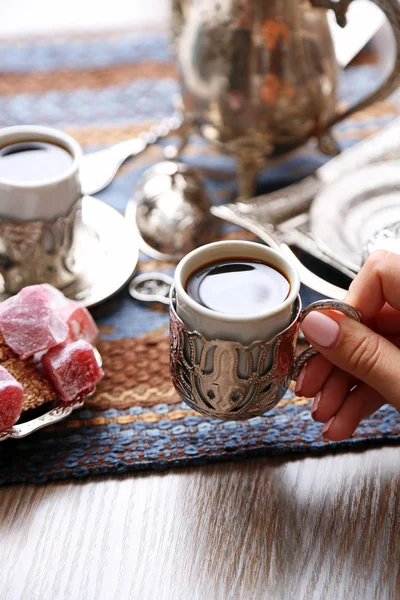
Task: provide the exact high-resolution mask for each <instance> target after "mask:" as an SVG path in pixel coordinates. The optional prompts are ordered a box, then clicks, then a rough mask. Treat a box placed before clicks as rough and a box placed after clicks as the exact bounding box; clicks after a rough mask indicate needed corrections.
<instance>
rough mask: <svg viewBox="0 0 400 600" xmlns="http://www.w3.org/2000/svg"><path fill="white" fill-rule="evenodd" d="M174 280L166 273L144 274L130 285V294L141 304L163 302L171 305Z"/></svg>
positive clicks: (135, 278)
mask: <svg viewBox="0 0 400 600" xmlns="http://www.w3.org/2000/svg"><path fill="white" fill-rule="evenodd" d="M173 283H174V280H173V278H172V277H170V276H169V275H167V274H166V273H155V272H151V273H143V274H142V275H138V276H137V277H134V278H133V279H132V281H131V282H130V284H129V293H130V295H131V296H132V298H133V299H134V300H139V301H140V302H161V304H166V305H169V294H170V291H171V287H172V284H173Z"/></svg>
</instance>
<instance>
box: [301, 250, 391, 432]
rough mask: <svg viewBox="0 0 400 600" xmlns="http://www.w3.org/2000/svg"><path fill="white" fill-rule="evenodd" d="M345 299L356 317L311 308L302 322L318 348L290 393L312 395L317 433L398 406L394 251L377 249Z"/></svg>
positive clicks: (343, 428)
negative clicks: (357, 312)
mask: <svg viewBox="0 0 400 600" xmlns="http://www.w3.org/2000/svg"><path fill="white" fill-rule="evenodd" d="M346 302H348V303H349V304H351V305H352V306H354V307H355V308H358V309H359V310H360V311H361V313H362V315H363V319H362V321H363V322H362V323H358V322H356V321H353V320H352V319H350V318H349V317H346V316H345V315H343V314H342V313H339V312H336V311H332V310H327V311H323V312H316V311H314V312H311V313H310V314H309V315H307V317H306V318H305V319H304V321H303V323H302V330H303V333H304V335H305V337H306V338H307V340H308V341H309V342H310V343H311V344H312V345H313V346H314V347H315V348H316V349H317V350H318V351H319V352H320V356H316V357H314V358H312V359H311V360H310V361H309V362H308V363H307V364H306V365H305V367H304V368H303V370H302V371H301V373H300V376H299V378H298V382H297V386H296V394H297V395H301V396H306V397H310V398H311V397H315V400H314V403H313V406H312V411H311V414H312V416H313V418H314V419H315V420H316V421H320V422H322V423H326V425H325V427H324V429H323V437H324V438H326V439H329V440H334V441H339V440H343V439H346V438H348V437H349V436H351V435H352V434H353V433H354V431H355V430H356V428H357V426H358V424H359V423H360V421H361V420H362V419H364V418H365V417H368V416H369V415H371V414H373V413H374V412H375V411H376V410H378V409H379V408H380V407H381V406H382V405H383V404H386V403H387V402H388V403H390V404H392V405H393V406H394V407H396V408H397V410H399V411H400V349H399V348H400V255H397V254H393V253H391V252H386V251H384V250H378V251H376V252H374V253H373V254H372V255H371V256H370V257H369V258H368V260H367V261H366V263H365V264H364V266H363V267H362V269H361V271H360V272H359V274H358V275H357V277H356V278H355V279H354V281H353V283H352V285H351V286H350V289H349V291H348V293H347V296H346Z"/></svg>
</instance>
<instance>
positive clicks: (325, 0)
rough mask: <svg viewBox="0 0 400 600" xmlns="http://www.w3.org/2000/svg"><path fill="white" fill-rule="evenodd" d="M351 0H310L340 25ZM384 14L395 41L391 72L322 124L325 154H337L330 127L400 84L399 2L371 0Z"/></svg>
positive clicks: (382, 96)
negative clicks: (354, 101) (331, 15)
mask: <svg viewBox="0 0 400 600" xmlns="http://www.w3.org/2000/svg"><path fill="white" fill-rule="evenodd" d="M351 2H352V0H337V1H335V0H311V3H312V5H313V6H316V7H317V6H318V7H320V8H326V9H332V10H333V11H334V13H335V16H336V21H337V23H338V25H340V27H344V26H345V25H346V12H347V9H348V7H349V5H350V4H351ZM372 2H373V3H374V4H376V5H377V6H378V7H379V8H380V9H381V10H382V11H383V12H384V14H385V16H386V18H387V19H388V21H389V23H390V24H391V26H392V29H393V34H394V39H395V43H396V59H395V63H394V66H393V69H392V72H391V73H390V75H389V76H388V77H387V79H386V80H385V81H384V82H383V83H382V85H381V86H380V88H379V89H377V90H376V91H375V92H373V93H372V94H369V95H368V96H367V97H366V98H363V99H362V100H360V102H357V103H356V104H355V105H354V106H351V107H350V108H348V109H347V110H345V111H343V112H337V113H336V114H335V115H334V116H333V118H332V119H331V120H330V121H329V122H328V123H327V124H326V125H325V126H324V129H323V131H322V132H321V133H320V136H319V144H320V148H321V150H322V151H323V152H325V153H327V154H337V153H338V149H337V146H336V144H335V142H334V140H333V139H332V137H331V135H330V133H329V130H330V128H331V127H333V126H334V125H336V124H337V123H339V122H340V121H343V120H344V119H347V117H349V116H350V115H352V114H354V113H355V112H358V111H359V110H363V109H364V108H367V107H368V106H370V105H371V104H374V103H375V102H379V101H381V100H384V99H385V98H387V96H389V94H391V93H392V92H393V91H394V90H395V89H396V88H397V87H398V85H399V84H400V3H399V2H398V0H372Z"/></svg>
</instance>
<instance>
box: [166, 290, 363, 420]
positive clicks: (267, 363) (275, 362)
mask: <svg viewBox="0 0 400 600" xmlns="http://www.w3.org/2000/svg"><path fill="white" fill-rule="evenodd" d="M324 309H333V310H338V311H340V312H343V313H344V314H346V315H347V316H349V317H350V318H352V319H355V320H357V321H360V320H361V314H360V313H359V311H357V310H356V309H354V308H353V307H351V306H349V305H348V304H346V303H345V302H341V301H337V300H321V301H318V302H314V303H313V304H310V305H309V306H308V307H307V308H306V309H304V310H302V309H301V300H300V297H298V298H297V300H296V304H295V306H294V308H293V320H292V322H291V324H290V325H289V326H288V327H287V328H286V329H285V330H284V331H282V332H281V333H279V334H278V335H276V336H275V337H274V338H273V339H272V340H270V341H267V342H266V341H261V340H259V341H255V342H253V343H252V344H250V345H249V346H243V345H242V344H240V343H239V342H235V341H227V340H207V339H206V338H205V337H204V336H203V335H201V334H200V333H198V332H197V331H189V330H188V329H187V328H186V326H185V324H184V323H183V321H182V320H181V319H180V318H179V317H178V315H177V313H176V310H175V291H174V288H172V290H171V301H170V371H171V378H172V382H173V384H174V387H175V389H176V391H177V392H178V394H179V395H180V396H181V398H182V399H183V400H184V401H185V402H186V404H188V405H189V406H190V407H191V408H193V409H194V410H196V411H198V412H200V413H202V414H203V415H207V416H208V417H214V418H216V419H224V420H226V419H228V420H243V419H249V418H251V417H255V416H258V415H262V414H264V413H266V412H268V411H269V410H271V409H272V408H274V407H275V406H276V405H277V404H278V402H279V401H280V400H281V399H282V397H283V396H284V394H285V393H286V391H287V389H288V387H289V384H290V381H291V380H296V379H297V377H298V375H299V373H300V371H301V369H302V367H303V366H304V364H305V363H306V362H307V361H308V360H309V359H310V358H311V357H312V356H314V355H315V354H317V351H316V350H315V348H313V347H312V346H310V347H309V348H307V349H306V350H304V352H302V353H301V354H300V355H299V356H298V357H297V358H296V355H295V352H296V343H297V335H298V330H299V326H300V324H301V322H302V320H303V319H304V318H305V317H306V315H307V314H308V313H309V312H311V310H324Z"/></svg>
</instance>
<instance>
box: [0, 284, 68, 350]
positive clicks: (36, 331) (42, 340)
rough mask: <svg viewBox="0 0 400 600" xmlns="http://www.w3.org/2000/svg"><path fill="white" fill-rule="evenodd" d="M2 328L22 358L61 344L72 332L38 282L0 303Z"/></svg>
mask: <svg viewBox="0 0 400 600" xmlns="http://www.w3.org/2000/svg"><path fill="white" fill-rule="evenodd" d="M0 331H1V333H2V335H3V337H4V340H5V342H6V344H7V345H8V346H9V347H10V348H11V349H12V350H13V351H14V352H15V353H16V354H18V356H20V357H21V358H22V359H25V358H28V357H29V356H33V355H34V354H36V353H37V352H42V351H44V350H48V349H50V348H52V347H53V346H57V345H58V344H62V343H63V342H65V341H66V339H67V338H68V335H69V330H68V327H67V325H66V324H65V323H64V321H63V320H62V319H61V318H60V317H59V316H58V315H57V314H56V313H55V312H54V310H53V309H52V307H51V305H50V302H49V300H48V298H47V295H46V294H45V292H44V291H43V289H42V288H41V286H39V285H34V286H29V287H26V288H24V289H23V290H21V291H20V292H19V294H17V295H16V296H14V297H12V298H9V299H8V300H6V301H4V302H3V303H2V304H1V310H0Z"/></svg>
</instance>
